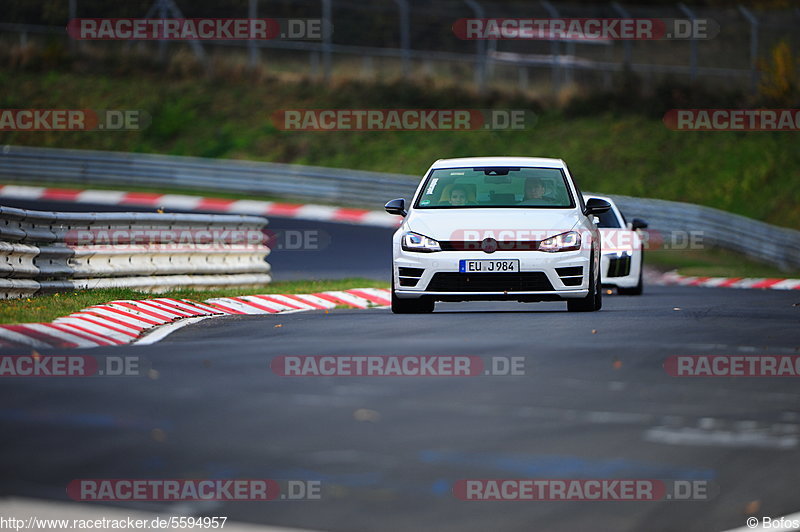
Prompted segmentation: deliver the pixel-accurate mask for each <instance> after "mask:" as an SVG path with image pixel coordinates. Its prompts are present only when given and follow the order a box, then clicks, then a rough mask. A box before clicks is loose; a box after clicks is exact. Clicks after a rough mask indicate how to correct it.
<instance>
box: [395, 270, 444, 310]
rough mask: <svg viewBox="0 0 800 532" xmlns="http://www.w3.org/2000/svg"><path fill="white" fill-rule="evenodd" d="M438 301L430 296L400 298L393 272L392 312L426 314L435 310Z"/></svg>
mask: <svg viewBox="0 0 800 532" xmlns="http://www.w3.org/2000/svg"><path fill="white" fill-rule="evenodd" d="M435 306H436V302H435V301H434V300H433V299H431V298H429V297H420V298H418V299H400V298H399V297H397V295H396V294H395V293H394V273H392V312H393V313H394V314H426V313H428V312H433V309H434V307H435Z"/></svg>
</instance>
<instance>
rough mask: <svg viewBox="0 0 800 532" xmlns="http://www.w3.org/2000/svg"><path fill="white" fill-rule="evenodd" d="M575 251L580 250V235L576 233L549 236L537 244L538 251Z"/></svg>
mask: <svg viewBox="0 0 800 532" xmlns="http://www.w3.org/2000/svg"><path fill="white" fill-rule="evenodd" d="M576 249H581V235H580V234H578V233H577V232H576V231H569V232H567V233H561V234H560V235H556V236H551V237H550V238H548V239H547V240H542V241H541V242H540V243H539V251H548V252H554V251H574V250H576Z"/></svg>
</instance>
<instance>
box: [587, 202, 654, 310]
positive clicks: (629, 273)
mask: <svg viewBox="0 0 800 532" xmlns="http://www.w3.org/2000/svg"><path fill="white" fill-rule="evenodd" d="M583 198H584V200H586V201H590V200H592V199H598V200H603V201H606V202H608V203H609V204H610V205H611V209H609V210H608V211H607V212H605V213H603V214H600V215H598V217H597V218H598V220H597V227H598V229H599V230H600V238H601V239H602V244H601V249H602V250H603V253H602V255H601V256H600V274H601V277H602V279H603V286H615V287H616V288H617V293H618V294H620V295H628V296H638V295H641V293H642V290H643V288H644V285H643V283H642V273H643V266H644V251H643V247H644V246H643V241H642V236H641V234H640V233H639V230H641V229H647V222H645V221H644V220H642V219H641V218H634V219H633V220H631V221H630V222H628V221H627V220H625V217H624V216H623V214H622V212H621V211H620V210H619V209H618V208H617V204H616V203H614V201H613V200H612V199H611V198H607V197H605V196H596V195H589V194H584V195H583Z"/></svg>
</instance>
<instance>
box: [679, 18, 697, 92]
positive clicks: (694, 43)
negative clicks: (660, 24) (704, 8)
mask: <svg viewBox="0 0 800 532" xmlns="http://www.w3.org/2000/svg"><path fill="white" fill-rule="evenodd" d="M678 9H680V10H681V11H682V12H683V14H684V15H686V16H687V17H689V20H690V21H691V22H692V39H691V47H692V49H691V54H692V56H691V59H690V67H689V69H690V73H689V76H690V78H691V80H692V81H694V80H696V79H697V38H696V37H695V35H694V28H695V24H694V21H695V20H696V19H697V17H695V15H694V11H692V10H691V9H689V8H688V7H687V6H686V4H684V3H680V4H678Z"/></svg>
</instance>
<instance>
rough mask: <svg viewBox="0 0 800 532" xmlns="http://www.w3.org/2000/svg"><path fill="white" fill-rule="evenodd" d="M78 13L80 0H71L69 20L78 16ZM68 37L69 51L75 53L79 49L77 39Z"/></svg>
mask: <svg viewBox="0 0 800 532" xmlns="http://www.w3.org/2000/svg"><path fill="white" fill-rule="evenodd" d="M77 13H78V0H69V14H68V15H67V17H68V18H69V20H72V19H76V18H78V14H77ZM67 38H68V39H69V52H70V54H72V55H74V54H75V51H76V50H77V42H76V41H75V39H72V38H70V37H69V36H67Z"/></svg>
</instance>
